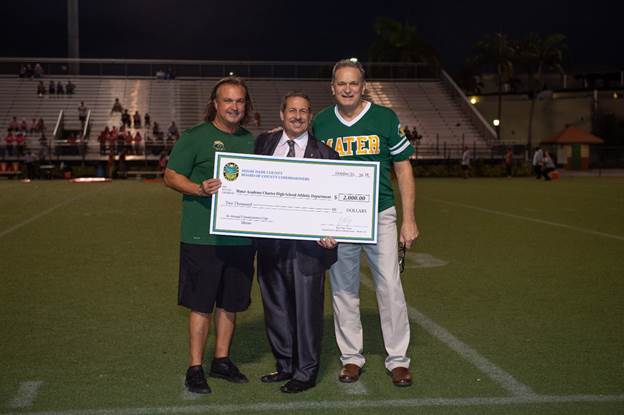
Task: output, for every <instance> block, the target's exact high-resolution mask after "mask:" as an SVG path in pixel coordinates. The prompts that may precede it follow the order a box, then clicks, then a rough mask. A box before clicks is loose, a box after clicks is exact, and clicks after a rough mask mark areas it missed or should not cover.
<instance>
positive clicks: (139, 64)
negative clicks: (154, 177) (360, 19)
mask: <svg viewBox="0 0 624 415" xmlns="http://www.w3.org/2000/svg"><path fill="white" fill-rule="evenodd" d="M27 63H30V64H31V65H34V64H36V63H39V64H40V65H41V66H42V67H43V69H44V73H45V74H46V75H54V76H63V75H67V76H75V75H78V74H79V75H92V76H114V77H117V76H119V77H154V76H156V72H157V71H159V70H166V71H170V72H171V73H172V74H174V76H175V77H211V78H213V77H214V78H220V77H223V76H228V75H230V74H234V75H237V76H242V77H245V78H279V79H283V78H285V79H293V78H298V79H328V78H331V70H332V67H333V65H334V64H335V62H297V61H217V60H215V61H210V60H167V59H158V60H148V59H69V58H36V57H27V58H19V57H8V58H0V74H14V75H17V74H18V73H19V69H20V67H21V65H23V64H27ZM362 65H364V68H365V69H366V72H367V74H368V78H370V79H394V80H401V79H430V78H436V79H437V78H438V77H439V76H440V73H439V68H437V67H433V66H430V65H427V64H424V63H402V62H362ZM73 68H76V70H77V72H75V71H74V70H70V69H73Z"/></svg>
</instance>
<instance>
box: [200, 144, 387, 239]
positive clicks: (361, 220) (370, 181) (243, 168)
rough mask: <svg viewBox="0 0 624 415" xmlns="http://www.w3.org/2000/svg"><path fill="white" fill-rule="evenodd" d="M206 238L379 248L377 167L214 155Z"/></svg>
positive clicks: (233, 154) (335, 162)
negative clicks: (331, 241)
mask: <svg viewBox="0 0 624 415" xmlns="http://www.w3.org/2000/svg"><path fill="white" fill-rule="evenodd" d="M214 166H215V171H214V177H216V178H219V179H220V180H221V188H220V189H219V191H218V192H217V193H216V194H215V195H214V196H213V198H212V212H211V217H210V233H212V234H217V235H232V236H251V237H258V238H279V239H301V240H318V239H320V238H322V237H325V236H331V237H333V238H335V239H336V240H337V241H339V242H354V243H376V242H377V201H378V194H379V189H378V186H379V163H378V162H361V161H346V160H319V159H307V158H305V159H304V158H292V157H271V156H258V155H249V154H236V153H225V152H217V153H215V164H214Z"/></svg>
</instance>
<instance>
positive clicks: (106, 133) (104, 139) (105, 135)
mask: <svg viewBox="0 0 624 415" xmlns="http://www.w3.org/2000/svg"><path fill="white" fill-rule="evenodd" d="M109 138H110V130H109V129H108V125H107V126H106V127H104V130H102V132H101V133H100V135H99V136H98V138H97V140H98V143H100V155H104V154H106V146H107V144H108V142H109Z"/></svg>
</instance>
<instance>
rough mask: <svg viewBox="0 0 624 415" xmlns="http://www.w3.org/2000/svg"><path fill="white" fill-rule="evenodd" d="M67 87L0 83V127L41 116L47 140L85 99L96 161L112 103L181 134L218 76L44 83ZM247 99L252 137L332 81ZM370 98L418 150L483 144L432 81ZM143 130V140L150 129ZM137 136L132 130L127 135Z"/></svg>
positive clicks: (318, 99) (296, 83)
mask: <svg viewBox="0 0 624 415" xmlns="http://www.w3.org/2000/svg"><path fill="white" fill-rule="evenodd" d="M50 79H53V80H54V81H59V80H60V81H62V82H63V83H66V82H67V80H69V79H71V80H72V82H73V83H74V84H75V85H76V90H75V93H74V95H49V94H46V95H44V96H42V97H40V96H38V95H37V93H36V92H37V91H36V88H37V81H36V80H32V79H22V78H17V77H1V78H0V92H2V94H1V97H0V122H1V123H3V124H4V125H8V123H9V121H10V120H11V118H12V117H13V116H17V117H18V119H19V120H21V119H22V118H25V119H26V120H28V121H30V120H31V119H32V118H43V120H44V122H45V124H46V126H47V137H48V138H50V136H51V134H52V130H53V129H54V126H55V124H56V122H57V119H58V117H59V113H60V111H61V110H62V111H64V128H65V129H68V130H78V129H80V122H79V120H78V106H79V105H80V102H81V101H84V102H85V104H86V106H87V107H88V108H89V109H90V110H91V117H90V130H91V134H90V137H86V138H87V140H88V141H87V152H86V158H87V159H101V158H102V157H104V156H102V155H100V152H99V144H98V142H97V134H99V132H100V131H102V130H103V129H104V128H105V127H106V126H109V127H112V126H114V125H117V126H119V125H120V124H121V121H120V114H119V113H111V107H112V104H113V102H114V100H115V98H119V100H120V102H121V103H122V105H123V106H124V108H126V109H128V111H129V113H130V114H131V115H132V114H134V112H135V111H138V112H139V113H140V114H141V115H142V116H143V115H144V114H145V113H146V112H148V113H149V114H150V115H151V120H152V123H153V122H158V123H159V124H160V126H161V128H163V129H166V127H167V126H168V125H169V123H170V122H171V121H176V123H177V124H178V125H179V128H180V129H181V130H184V129H186V128H189V127H191V126H193V125H195V124H197V123H198V122H200V121H201V120H202V118H203V116H204V112H205V109H206V103H207V102H208V100H209V94H210V91H211V89H212V86H213V85H214V83H215V81H216V78H200V79H197V78H186V79H185V78H182V79H177V80H158V79H153V78H136V79H129V78H111V77H91V76H83V77H71V78H69V77H63V76H56V77H49V78H46V79H45V82H48V81H49V80H50ZM248 85H249V88H250V93H251V96H252V100H253V103H254V111H255V112H258V113H259V114H260V118H261V125H260V126H257V125H255V124H254V122H253V120H252V121H251V122H250V123H249V124H248V125H247V128H249V129H250V130H251V131H252V132H253V133H255V134H258V133H260V132H262V131H265V130H266V129H270V128H272V127H274V126H277V125H280V119H279V108H280V100H281V97H282V96H283V95H284V94H285V93H286V92H288V91H290V90H293V89H301V90H303V91H305V92H306V93H307V94H308V95H309V96H310V98H311V101H312V106H313V109H314V110H319V109H321V108H323V107H325V106H328V105H331V104H332V102H333V98H332V96H331V93H330V88H329V80H297V79H250V80H248ZM367 94H368V98H369V99H370V100H372V101H373V102H375V103H379V104H381V105H385V106H387V107H390V108H392V109H394V110H395V112H396V113H397V114H398V116H399V119H400V120H401V123H402V125H408V126H409V127H410V128H413V127H416V129H417V131H418V133H419V134H420V135H422V137H423V138H422V140H421V145H422V146H423V147H425V146H433V145H440V144H441V143H444V144H445V146H446V145H448V146H449V147H457V148H459V147H461V146H463V145H464V144H466V145H471V146H474V145H485V141H484V138H483V137H481V135H480V133H479V131H478V129H477V128H475V126H474V125H473V122H472V121H471V119H470V118H469V116H468V114H466V113H465V112H464V110H462V108H461V107H460V105H459V104H458V103H457V102H456V99H455V98H454V97H453V96H452V95H451V94H450V93H448V92H447V89H446V88H445V86H444V85H443V84H442V83H441V82H440V81H437V80H419V81H413V82H406V81H389V80H386V81H371V82H369V83H368V89H367ZM142 127H143V129H141V130H140V132H141V135H142V136H143V137H144V138H145V137H148V136H149V135H150V131H148V130H147V129H145V126H142ZM131 131H132V132H133V133H135V129H131ZM38 139H39V135H38V134H29V136H28V139H27V144H28V146H29V147H30V148H38V146H39V144H38Z"/></svg>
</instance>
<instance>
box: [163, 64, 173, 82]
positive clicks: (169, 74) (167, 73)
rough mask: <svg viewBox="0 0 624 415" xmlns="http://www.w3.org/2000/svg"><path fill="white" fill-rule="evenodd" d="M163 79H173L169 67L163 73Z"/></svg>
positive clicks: (171, 70)
mask: <svg viewBox="0 0 624 415" xmlns="http://www.w3.org/2000/svg"><path fill="white" fill-rule="evenodd" d="M165 79H168V80H173V79H175V72H174V71H173V69H171V67H168V68H167V70H166V71H165Z"/></svg>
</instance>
